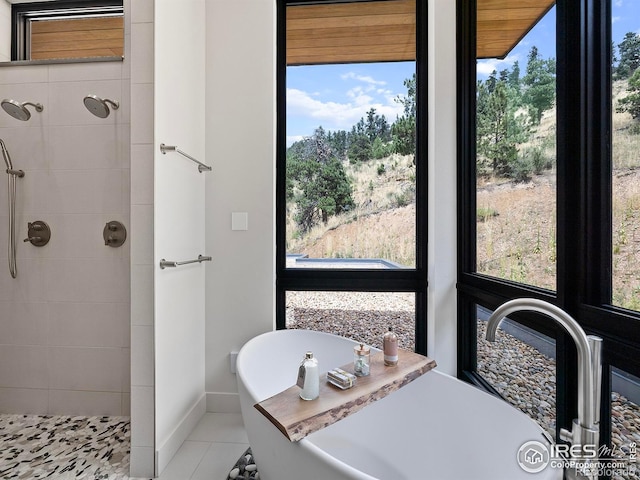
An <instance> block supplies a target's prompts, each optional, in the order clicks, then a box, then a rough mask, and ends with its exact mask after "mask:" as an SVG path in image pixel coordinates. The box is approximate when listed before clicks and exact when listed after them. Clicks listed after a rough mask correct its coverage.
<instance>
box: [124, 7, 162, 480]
mask: <svg viewBox="0 0 640 480" xmlns="http://www.w3.org/2000/svg"><path fill="white" fill-rule="evenodd" d="M126 7H127V2H126V1H125V12H127V10H126ZM130 7H131V8H130V9H129V11H130V15H129V16H128V17H127V14H126V13H125V18H129V21H130V24H131V28H130V30H129V32H127V33H126V34H125V45H129V46H130V51H131V55H130V62H129V63H130V65H131V91H130V97H131V291H132V293H133V295H132V296H131V464H130V475H131V477H153V476H154V473H155V457H156V454H155V452H156V448H155V445H156V442H155V359H154V348H153V344H154V314H155V308H154V291H155V288H154V272H155V260H154V235H153V228H154V215H153V208H154V193H155V192H154V152H155V151H156V149H155V148H154V137H153V130H154V98H153V92H154V88H153V81H154V58H155V55H154V46H153V45H154V38H153V37H154V23H153V16H154V0H135V1H131V2H130Z"/></svg>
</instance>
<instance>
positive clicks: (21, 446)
mask: <svg viewBox="0 0 640 480" xmlns="http://www.w3.org/2000/svg"><path fill="white" fill-rule="evenodd" d="M130 440H131V431H130V422H129V417H71V416H60V415H54V416H51V415H7V414H3V415H0V478H2V479H12V478H15V479H41V478H50V479H56V480H67V479H68V480H71V479H74V480H75V479H86V480H89V479H90V480H126V479H128V478H129V447H130Z"/></svg>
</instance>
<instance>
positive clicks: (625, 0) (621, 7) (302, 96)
mask: <svg viewBox="0 0 640 480" xmlns="http://www.w3.org/2000/svg"><path fill="white" fill-rule="evenodd" d="M612 21H613V41H614V42H615V43H616V44H618V43H619V42H620V41H621V40H622V38H623V37H624V34H625V33H627V32H636V33H638V34H640V0H612ZM555 24H556V12H555V7H554V8H552V9H551V10H550V11H549V13H548V14H547V15H546V16H545V17H544V18H543V19H542V20H540V22H538V24H537V25H536V26H535V27H534V28H533V29H532V30H531V31H530V32H529V33H528V34H527V36H525V38H523V39H522V41H521V42H520V43H519V44H518V45H517V46H516V47H515V48H514V49H513V50H512V51H511V52H510V53H509V54H508V55H507V57H506V58H505V59H503V60H498V59H489V60H480V61H478V78H480V79H486V77H487V76H488V75H489V74H490V73H491V72H492V71H493V70H494V69H495V70H496V71H498V72H499V71H500V70H503V69H505V68H509V69H510V68H511V67H512V66H513V63H514V62H515V61H516V60H518V62H519V63H520V68H521V71H522V73H524V69H525V67H526V61H527V55H528V53H529V50H530V49H531V47H532V46H533V45H535V46H536V47H538V51H539V52H540V54H541V55H542V56H543V57H544V58H550V57H555V56H556V48H555V38H556V34H555V28H556V26H555ZM414 72H415V63H414V62H391V63H368V64H367V63H363V64H348V65H317V66H301V67H288V68H287V144H288V145H291V143H293V142H294V141H295V140H299V139H300V138H302V137H303V136H308V135H311V134H312V133H313V131H314V130H315V129H316V128H317V127H318V126H320V125H321V126H322V127H324V129H325V130H333V131H335V130H348V129H350V128H351V126H352V125H353V124H355V123H357V122H358V120H359V119H360V118H361V117H364V116H365V115H366V112H367V111H369V110H370V109H371V108H375V109H376V111H377V113H378V114H384V115H385V116H386V117H387V120H388V121H389V123H391V122H393V121H394V120H395V118H396V115H400V114H402V105H400V104H398V103H397V102H395V101H394V99H395V98H396V97H397V96H398V95H405V94H406V88H405V87H404V85H403V81H404V80H405V79H406V78H410V77H411V76H412V75H413V73H414Z"/></svg>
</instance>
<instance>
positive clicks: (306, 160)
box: [287, 127, 354, 232]
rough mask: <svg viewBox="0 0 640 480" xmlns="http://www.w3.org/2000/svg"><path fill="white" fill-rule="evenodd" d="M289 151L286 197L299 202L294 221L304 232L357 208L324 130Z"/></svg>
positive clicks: (347, 180)
mask: <svg viewBox="0 0 640 480" xmlns="http://www.w3.org/2000/svg"><path fill="white" fill-rule="evenodd" d="M293 147H294V146H293V145H292V148H289V150H288V152H287V198H289V199H291V200H293V201H294V202H295V203H296V214H295V220H296V223H297V224H298V226H299V227H300V229H301V230H302V231H303V232H307V231H308V230H309V229H311V227H313V226H314V225H315V224H317V223H318V222H320V221H322V222H324V223H326V222H327V221H328V219H329V217H330V216H331V215H337V214H340V213H342V212H345V211H347V210H349V209H351V208H352V207H353V206H354V202H353V197H352V188H351V183H350V181H349V179H348V178H347V175H346V173H345V171H344V167H343V166H342V162H341V161H340V160H339V159H338V158H337V157H336V155H335V154H334V153H333V151H332V150H331V147H330V146H329V142H328V140H327V134H326V133H325V131H324V129H323V128H322V127H319V128H317V129H316V131H315V132H314V134H313V135H312V136H311V137H308V138H305V139H304V140H302V141H300V142H296V145H295V148H293Z"/></svg>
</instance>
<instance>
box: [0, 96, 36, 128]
mask: <svg viewBox="0 0 640 480" xmlns="http://www.w3.org/2000/svg"><path fill="white" fill-rule="evenodd" d="M27 105H31V106H32V107H35V108H36V112H41V111H42V110H43V108H42V104H40V103H32V102H22V103H20V102H18V101H17V100H11V99H8V98H5V99H4V100H2V108H3V109H4V111H5V112H7V113H8V114H9V115H11V116H12V117H13V118H15V119H17V120H22V121H23V122H26V121H27V120H29V119H30V118H31V112H30V111H29V110H28V109H27Z"/></svg>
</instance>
